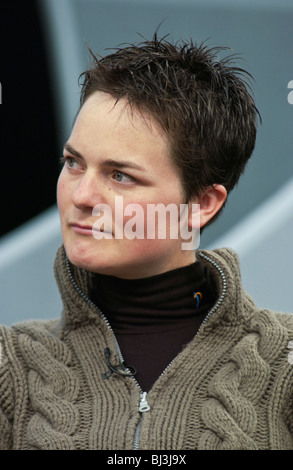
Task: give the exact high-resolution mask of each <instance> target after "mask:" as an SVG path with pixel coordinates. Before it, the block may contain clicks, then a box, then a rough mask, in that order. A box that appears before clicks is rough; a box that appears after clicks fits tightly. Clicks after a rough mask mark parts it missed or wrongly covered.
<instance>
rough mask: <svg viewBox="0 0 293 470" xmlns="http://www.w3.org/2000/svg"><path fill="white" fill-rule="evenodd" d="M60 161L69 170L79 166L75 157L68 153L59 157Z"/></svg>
mask: <svg viewBox="0 0 293 470" xmlns="http://www.w3.org/2000/svg"><path fill="white" fill-rule="evenodd" d="M60 162H61V163H62V164H64V165H66V167H67V168H68V169H70V170H74V169H76V168H77V167H78V166H79V162H78V160H77V159H76V158H74V157H70V156H69V155H67V156H64V157H62V158H61V159H60Z"/></svg>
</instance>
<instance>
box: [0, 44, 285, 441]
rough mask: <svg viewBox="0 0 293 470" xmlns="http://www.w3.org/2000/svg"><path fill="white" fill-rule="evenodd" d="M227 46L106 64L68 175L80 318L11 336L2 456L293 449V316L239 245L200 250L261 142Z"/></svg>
mask: <svg viewBox="0 0 293 470" xmlns="http://www.w3.org/2000/svg"><path fill="white" fill-rule="evenodd" d="M218 52H219V49H212V50H208V49H207V48H206V47H204V46H203V45H201V46H199V47H198V46H196V45H195V44H193V43H190V44H176V45H172V44H170V43H169V42H167V41H166V40H161V41H160V40H158V39H157V37H156V36H155V37H154V39H153V40H152V41H146V42H144V43H142V44H140V45H137V46H135V45H130V46H127V47H125V48H123V49H118V50H117V51H116V52H114V53H113V54H110V55H109V56H107V57H105V58H103V59H101V60H98V59H97V58H96V57H95V56H94V55H93V57H94V61H93V64H92V66H91V68H90V70H88V71H86V72H85V73H84V75H83V78H84V82H83V87H82V93H81V107H80V110H79V113H78V116H77V118H76V121H75V124H74V127H73V130H72V133H71V135H70V137H69V139H68V141H67V142H66V144H65V146H64V157H63V163H64V166H63V169H62V172H61V174H60V178H59V181H58V190H57V199H58V208H59V212H60V219H61V228H62V236H63V245H62V247H61V248H60V249H59V250H58V253H57V256H56V261H55V275H56V279H57V282H58V286H59V289H60V293H61V296H62V299H63V306H64V308H63V313H62V318H61V320H54V321H47V322H39V321H37V322H27V323H24V324H18V325H15V326H13V327H11V328H4V327H3V328H2V329H1V368H0V392H1V393H0V404H1V414H0V422H1V427H0V429H1V431H0V435H1V446H2V448H4V449H115V450H119V449H120V450H122V449H153V450H154V449H155V450H160V449H162V450H178V449H231V450H235V449H292V448H293V436H292V423H293V416H292V415H293V411H292V406H291V405H290V403H291V400H292V366H291V365H290V364H289V362H288V353H289V351H288V348H287V346H288V342H289V341H291V340H292V339H293V330H292V326H293V323H292V320H291V317H290V315H282V314H275V313H272V312H269V311H267V310H259V309H257V308H256V306H255V305H254V303H253V301H252V299H251V298H250V297H248V296H247V294H245V293H244V292H243V289H242V287H241V280H240V271H239V266H238V260H237V256H236V254H234V253H233V252H232V251H231V250H229V249H221V250H216V251H214V252H203V251H200V250H198V251H196V252H195V251H194V249H191V248H194V245H195V244H196V240H197V239H198V233H199V231H200V230H202V229H203V228H204V227H205V226H206V225H207V224H209V223H211V222H212V221H213V220H215V218H216V217H217V216H218V214H219V213H220V211H221V209H222V208H223V206H224V204H225V201H226V198H227V194H228V193H229V192H230V191H231V189H233V187H234V186H235V184H236V183H237V181H238V179H239V176H240V174H241V173H242V172H243V170H244V167H245V164H246V163H247V161H248V159H249V158H250V156H251V154H252V151H253V148H254V143H255V136H256V117H257V114H258V113H257V110H256V107H255V104H254V102H253V99H252V97H251V96H250V94H249V92H248V89H247V86H246V84H245V81H244V79H243V78H241V74H245V72H244V71H243V70H240V69H237V68H234V67H233V66H232V65H231V64H230V62H229V60H228V59H224V60H222V61H219V60H218V59H217V58H216V54H218ZM198 207H200V212H198V210H197V209H198ZM194 235H195V236H194ZM188 237H189V238H191V244H189V245H188V246H186V243H187V240H188V239H189V238H188Z"/></svg>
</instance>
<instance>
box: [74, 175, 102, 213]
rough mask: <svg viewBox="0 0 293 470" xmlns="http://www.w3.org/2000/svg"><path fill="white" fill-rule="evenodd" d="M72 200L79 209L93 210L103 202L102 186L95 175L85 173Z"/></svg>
mask: <svg viewBox="0 0 293 470" xmlns="http://www.w3.org/2000/svg"><path fill="white" fill-rule="evenodd" d="M71 199H72V202H73V204H74V205H75V206H76V207H77V208H78V209H86V208H87V209H91V210H92V209H93V207H94V206H95V205H96V204H99V203H101V202H103V197H102V190H101V185H100V184H99V183H98V182H97V179H96V177H95V175H92V174H91V173H85V174H84V175H83V176H82V178H81V179H79V181H78V184H77V186H76V187H75V188H74V190H73V192H72V195H71Z"/></svg>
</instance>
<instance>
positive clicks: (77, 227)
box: [69, 222, 110, 235]
mask: <svg viewBox="0 0 293 470" xmlns="http://www.w3.org/2000/svg"><path fill="white" fill-rule="evenodd" d="M69 225H70V227H71V228H72V230H73V231H74V232H75V233H79V234H81V235H93V232H97V233H101V232H105V231H104V230H103V229H101V230H99V229H96V228H95V227H92V226H91V225H82V224H79V223H76V222H73V223H70V224H69ZM105 233H110V232H105Z"/></svg>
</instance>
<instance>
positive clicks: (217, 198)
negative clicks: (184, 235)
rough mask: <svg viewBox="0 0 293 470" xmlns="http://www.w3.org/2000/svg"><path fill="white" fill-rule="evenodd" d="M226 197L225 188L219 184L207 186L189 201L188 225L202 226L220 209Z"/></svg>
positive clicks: (192, 226) (191, 226) (193, 226)
mask: <svg viewBox="0 0 293 470" xmlns="http://www.w3.org/2000/svg"><path fill="white" fill-rule="evenodd" d="M226 198H227V190H226V188H225V187H224V186H223V185H221V184H215V185H213V186H211V187H209V188H207V189H206V190H205V191H204V192H203V193H202V194H201V195H200V196H199V197H197V198H196V199H194V200H193V201H192V202H193V203H190V210H189V219H188V226H189V227H190V228H194V229H196V228H201V227H204V226H205V225H206V224H207V222H208V221H209V220H211V219H212V218H213V217H214V215H216V213H217V212H219V210H220V209H221V207H222V205H223V204H224V202H225V200H226Z"/></svg>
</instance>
